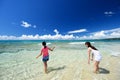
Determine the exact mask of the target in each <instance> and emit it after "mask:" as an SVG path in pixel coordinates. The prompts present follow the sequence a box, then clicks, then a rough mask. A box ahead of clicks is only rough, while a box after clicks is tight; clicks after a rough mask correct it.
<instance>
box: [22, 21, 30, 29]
mask: <svg viewBox="0 0 120 80" xmlns="http://www.w3.org/2000/svg"><path fill="white" fill-rule="evenodd" d="M21 26H23V27H25V28H29V27H31V26H32V25H31V24H29V23H28V22H25V21H22V22H21Z"/></svg>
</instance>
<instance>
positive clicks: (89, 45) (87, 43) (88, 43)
mask: <svg viewBox="0 0 120 80" xmlns="http://www.w3.org/2000/svg"><path fill="white" fill-rule="evenodd" d="M85 45H88V47H91V48H92V49H94V50H98V49H97V48H95V47H94V46H92V45H91V43H90V42H85Z"/></svg>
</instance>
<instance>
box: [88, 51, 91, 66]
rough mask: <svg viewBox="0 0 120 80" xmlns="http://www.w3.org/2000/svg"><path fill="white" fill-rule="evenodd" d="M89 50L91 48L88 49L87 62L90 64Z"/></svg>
mask: <svg viewBox="0 0 120 80" xmlns="http://www.w3.org/2000/svg"><path fill="white" fill-rule="evenodd" d="M90 52H91V50H90V49H88V64H90Z"/></svg>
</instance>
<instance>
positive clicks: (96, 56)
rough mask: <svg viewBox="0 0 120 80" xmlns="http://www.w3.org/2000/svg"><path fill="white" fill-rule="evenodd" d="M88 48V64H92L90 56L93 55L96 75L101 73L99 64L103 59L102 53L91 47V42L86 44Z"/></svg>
mask: <svg viewBox="0 0 120 80" xmlns="http://www.w3.org/2000/svg"><path fill="white" fill-rule="evenodd" d="M85 45H86V47H88V64H90V54H91V53H92V59H91V60H93V57H94V61H95V63H94V67H95V69H94V73H97V72H99V63H100V61H101V59H102V56H101V54H100V52H99V51H98V49H96V48H95V47H94V46H92V45H91V43H90V42H85Z"/></svg>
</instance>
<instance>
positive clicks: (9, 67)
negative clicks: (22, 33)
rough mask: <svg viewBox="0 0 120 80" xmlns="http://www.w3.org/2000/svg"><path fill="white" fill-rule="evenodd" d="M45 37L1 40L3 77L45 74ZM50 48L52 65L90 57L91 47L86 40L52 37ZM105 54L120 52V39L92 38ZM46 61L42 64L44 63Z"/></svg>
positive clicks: (21, 79)
mask: <svg viewBox="0 0 120 80" xmlns="http://www.w3.org/2000/svg"><path fill="white" fill-rule="evenodd" d="M41 42H42V41H41V40H36V41H35V40H34V41H32V40H29V41H27V40H19V41H17V40H16V41H0V72H1V73H0V80H31V79H32V80H34V77H35V76H36V75H38V74H39V75H41V76H42V74H43V64H42V62H41V57H40V58H39V59H38V60H36V59H35V57H36V56H37V55H38V53H39V52H40V49H41V48H42V46H41ZM46 42H47V45H48V46H49V47H53V46H55V47H56V48H55V50H54V51H53V52H50V62H49V65H51V66H56V67H63V66H66V65H67V64H69V63H70V62H71V61H75V60H78V59H79V60H83V59H86V52H87V48H86V47H85V45H84V42H85V41H84V40H82V41H81V40H48V41H46ZM90 42H91V43H92V44H93V45H94V46H95V47H96V48H98V49H99V50H100V52H101V53H102V55H113V56H118V55H120V40H97V41H96V40H90ZM41 65H42V66H41Z"/></svg>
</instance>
